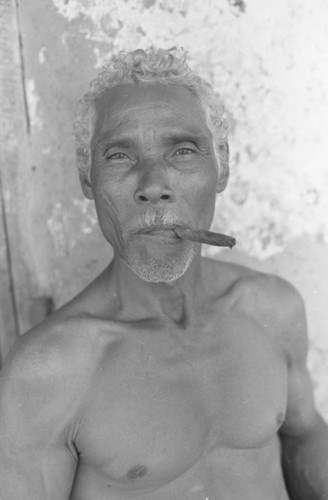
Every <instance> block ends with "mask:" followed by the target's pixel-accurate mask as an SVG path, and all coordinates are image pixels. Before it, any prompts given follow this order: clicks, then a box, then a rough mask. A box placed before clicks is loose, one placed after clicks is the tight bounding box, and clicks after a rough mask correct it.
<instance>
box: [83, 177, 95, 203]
mask: <svg viewBox="0 0 328 500" xmlns="http://www.w3.org/2000/svg"><path fill="white" fill-rule="evenodd" d="M80 183H81V187H82V191H83V194H84V196H85V197H86V198H88V199H89V200H93V199H94V196H93V191H92V187H91V181H90V172H87V173H80Z"/></svg>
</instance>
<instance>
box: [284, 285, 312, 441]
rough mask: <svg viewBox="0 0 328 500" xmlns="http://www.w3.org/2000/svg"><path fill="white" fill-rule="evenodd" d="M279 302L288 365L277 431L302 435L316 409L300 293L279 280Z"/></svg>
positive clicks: (289, 434)
mask: <svg viewBox="0 0 328 500" xmlns="http://www.w3.org/2000/svg"><path fill="white" fill-rule="evenodd" d="M279 295H280V302H281V303H282V304H283V305H284V307H283V313H281V315H280V316H281V325H282V345H283V350H284V354H285V357H286V363H287V367H288V399H287V411H286V418H285V423H284V425H283V427H282V428H281V430H280V432H281V434H283V435H288V436H291V437H292V436H294V437H302V436H304V435H306V433H308V432H311V430H312V429H313V428H314V427H315V426H316V423H317V419H318V413H317V411H316V408H315V402H314V393H313V385H312V381H311V377H310V374H309V371H308V368H307V355H308V335H307V323H306V314H305V307H304V302H303V299H302V297H301V296H300V294H299V293H298V292H297V291H296V290H295V289H294V288H293V287H292V286H291V285H290V284H289V283H286V282H284V281H281V287H280V290H279Z"/></svg>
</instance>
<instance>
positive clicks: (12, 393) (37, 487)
mask: <svg viewBox="0 0 328 500" xmlns="http://www.w3.org/2000/svg"><path fill="white" fill-rule="evenodd" d="M25 335H26V338H24V337H23V338H22V339H19V341H18V342H17V343H16V345H15V346H14V348H13V350H12V351H11V353H10V354H9V356H8V358H7V360H6V362H5V363H4V365H3V368H2V370H1V371H0V484H1V500H21V499H22V498H24V499H26V500H47V499H50V498H51V499H52V500H57V499H58V500H65V499H68V498H69V495H70V491H71V487H72V483H73V479H74V474H75V468H76V462H77V460H76V457H74V450H73V447H70V446H69V435H70V432H71V430H72V429H71V425H72V422H73V408H72V405H71V404H70V403H69V400H72V399H73V398H72V394H70V390H69V389H68V384H67V381H66V380H65V370H64V369H63V366H62V364H61V359H60V356H59V353H60V349H59V350H58V352H56V349H51V348H49V349H47V347H49V346H47V345H45V344H44V343H43V344H42V342H41V345H40V343H39V342H38V340H39V339H37V338H36V339H35V338H33V334H32V335H31V336H29V334H25Z"/></svg>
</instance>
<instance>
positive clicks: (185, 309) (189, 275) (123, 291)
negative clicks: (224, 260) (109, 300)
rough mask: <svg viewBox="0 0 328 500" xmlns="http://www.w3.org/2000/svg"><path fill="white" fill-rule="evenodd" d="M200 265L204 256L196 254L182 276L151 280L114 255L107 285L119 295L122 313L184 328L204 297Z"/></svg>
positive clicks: (116, 295) (119, 307) (125, 316)
mask: <svg viewBox="0 0 328 500" xmlns="http://www.w3.org/2000/svg"><path fill="white" fill-rule="evenodd" d="M201 266H202V261H201V256H200V255H197V256H195V258H194V260H193V262H192V263H191V264H190V266H189V268H188V269H187V271H186V272H185V273H184V274H183V276H181V277H180V278H179V279H177V280H175V281H170V282H160V283H149V282H147V281H144V280H142V279H141V278H139V276H137V275H136V274H135V273H134V272H133V271H132V270H131V269H130V268H129V267H128V266H127V264H125V262H123V261H122V260H121V259H120V258H114V260H113V261H112V263H111V264H110V266H109V268H108V269H107V273H108V286H109V289H110V290H109V291H110V293H111V295H112V296H113V295H114V296H115V297H116V300H117V310H118V311H119V313H120V317H123V318H125V319H126V320H129V319H130V320H138V319H139V320H140V319H146V318H156V319H161V320H171V321H174V322H175V323H176V324H177V325H179V326H181V327H184V328H185V327H187V326H188V325H190V324H192V323H193V321H194V320H195V319H196V318H197V311H198V310H199V307H200V306H201V304H202V302H203V301H204V286H203V280H202V269H201Z"/></svg>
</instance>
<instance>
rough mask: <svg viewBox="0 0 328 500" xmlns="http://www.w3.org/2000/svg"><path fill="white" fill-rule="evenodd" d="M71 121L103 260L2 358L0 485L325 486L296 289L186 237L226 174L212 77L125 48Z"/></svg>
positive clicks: (125, 493)
mask: <svg viewBox="0 0 328 500" xmlns="http://www.w3.org/2000/svg"><path fill="white" fill-rule="evenodd" d="M75 129H76V134H77V141H78V147H77V153H78V165H79V170H80V177H81V183H82V187H83V191H84V193H85V195H86V196H87V197H88V198H90V199H94V201H95V205H96V209H97V213H98V218H99V223H100V226H101V229H102V231H103V234H104V236H105V238H106V239H107V241H108V242H109V243H110V244H111V245H112V247H113V249H114V259H113V261H112V263H111V264H110V265H109V267H108V268H107V269H105V271H104V272H103V273H102V274H101V275H100V276H99V277H98V278H96V280H95V281H94V282H93V283H91V284H90V285H89V286H88V287H87V288H86V289H85V290H84V291H83V292H82V293H81V294H79V295H78V296H77V297H76V298H74V299H73V300H72V301H71V302H70V303H68V304H67V305H66V306H64V307H63V308H61V309H60V310H58V311H57V312H56V313H54V314H53V315H52V316H50V317H49V318H47V319H46V320H45V321H44V322H43V323H41V324H40V325H38V326H37V327H36V328H34V329H32V330H31V331H30V332H28V333H26V334H25V335H24V336H23V337H22V338H20V339H19V341H17V343H16V345H15V346H14V348H13V349H12V351H11V353H10V354H9V356H8V358H7V360H6V362H5V364H4V367H3V369H2V371H1V377H0V380H1V382H0V399H1V401H0V402H1V405H0V436H1V451H0V486H1V487H0V497H1V500H22V499H24V500H48V499H49V500H50V499H51V500H65V499H71V500H91V499H92V500H125V499H126V500H127V499H132V498H134V499H143V500H147V499H149V500H150V499H151V500H164V499H165V500H178V499H179V500H181V499H184V500H206V499H207V500H209V499H210V500H241V499H243V500H286V499H297V500H324V499H327V498H328V430H327V427H326V425H325V423H324V422H323V420H322V418H321V417H320V416H319V415H318V413H317V412H316V410H315V407H314V402H313V391H312V386H311V382H310V377H309V374H308V372H307V369H306V353H307V337H306V331H305V330H306V327H305V318H304V309H303V304H302V300H301V298H300V296H299V294H298V293H297V292H296V291H295V290H294V288H293V287H292V286H291V285H290V284H288V283H286V282H285V281H283V280H281V279H279V278H277V277H274V276H269V275H265V274H262V273H258V272H255V271H253V270H250V269H246V268H244V267H241V266H237V265H233V264H227V263H223V262H220V261H214V260H209V259H205V258H202V257H201V244H200V243H197V242H194V241H189V239H188V234H187V233H188V228H189V229H190V230H191V231H194V233H193V234H194V235H195V234H196V235H203V236H204V235H205V236H206V235H207V234H208V233H206V231H207V230H208V229H209V227H210V224H211V221H212V218H213V213H214V205H215V197H216V192H218V193H220V192H221V191H223V189H224V188H225V185H226V183H227V178H228V148H227V138H226V135H227V134H226V128H225V126H224V120H223V118H222V110H221V108H220V107H219V106H216V105H215V103H214V97H213V92H212V90H211V89H210V87H209V85H208V84H206V83H205V82H204V81H203V80H201V79H200V78H199V77H198V76H197V75H195V73H194V72H192V71H191V70H190V69H189V68H188V66H187V65H186V63H185V57H184V56H183V55H182V56H180V55H179V53H175V51H174V50H169V51H166V50H155V49H154V48H151V49H148V50H147V51H142V50H137V51H135V52H132V53H127V54H121V55H120V56H119V58H118V59H117V60H116V62H115V64H114V65H112V66H108V67H106V68H105V69H104V70H103V71H102V74H101V75H100V76H99V78H98V80H96V81H95V82H93V85H92V88H91V90H90V92H89V93H88V94H86V96H85V97H84V99H83V100H82V103H81V109H80V113H79V115H78V117H77V120H76V123H75ZM183 226H187V229H184V228H183ZM179 230H180V233H179ZM186 234H187V236H186ZM200 239H201V238H200Z"/></svg>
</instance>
